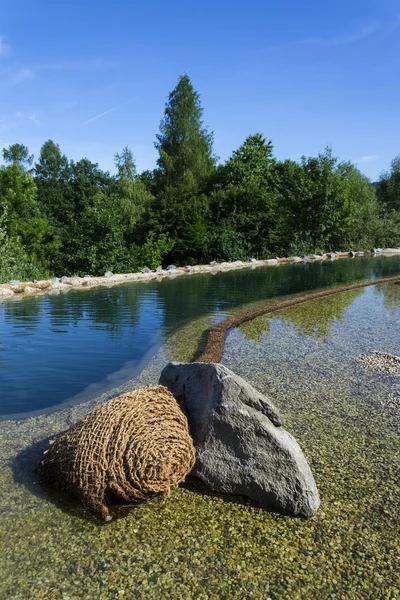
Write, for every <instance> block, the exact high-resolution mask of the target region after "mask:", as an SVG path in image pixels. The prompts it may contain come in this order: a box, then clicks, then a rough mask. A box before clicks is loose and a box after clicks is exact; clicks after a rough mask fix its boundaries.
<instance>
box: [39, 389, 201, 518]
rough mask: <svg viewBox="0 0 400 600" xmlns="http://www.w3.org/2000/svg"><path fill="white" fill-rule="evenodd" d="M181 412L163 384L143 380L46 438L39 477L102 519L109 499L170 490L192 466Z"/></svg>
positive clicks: (138, 497)
mask: <svg viewBox="0 0 400 600" xmlns="http://www.w3.org/2000/svg"><path fill="white" fill-rule="evenodd" d="M194 462H195V449H194V446H193V442H192V439H191V437H190V434H189V427H188V423H187V419H186V416H185V415H184V413H183V412H182V410H181V409H180V407H179V405H178V403H177V401H176V400H175V398H174V396H173V395H172V394H171V393H170V392H169V391H168V390H167V389H166V388H165V387H163V386H160V385H149V386H143V387H140V388H138V389H137V390H134V391H132V392H128V393H126V394H123V395H121V396H118V397H117V398H114V399H113V400H110V401H109V402H106V403H105V404H103V405H102V406H100V407H98V408H96V409H95V410H93V411H92V412H91V413H89V414H88V415H87V416H86V417H85V418H84V419H82V420H81V421H79V422H78V423H77V424H76V425H74V426H73V427H71V429H69V430H68V431H66V432H64V433H62V434H61V435H59V436H58V437H56V438H55V439H54V440H52V441H51V442H50V448H49V449H48V450H46V452H45V453H44V455H43V458H42V460H41V462H40V465H39V469H38V471H39V475H40V479H41V480H42V481H43V482H45V483H48V484H50V485H53V486H54V487H56V488H58V489H59V490H61V491H64V492H68V493H70V494H73V495H74V496H75V497H77V498H78V499H79V500H80V501H81V502H82V503H83V504H84V505H85V506H87V507H88V508H89V509H90V510H91V511H93V512H94V513H95V514H96V515H97V516H99V517H100V518H101V519H103V520H110V519H111V517H110V514H109V508H108V504H109V503H111V502H115V501H123V502H130V501H135V500H145V499H148V498H150V497H152V496H154V495H156V494H163V493H164V494H169V493H170V491H171V490H172V489H174V488H176V487H177V486H178V485H179V483H181V482H182V481H184V479H185V477H186V475H188V473H189V472H190V471H191V470H192V468H193V466H194Z"/></svg>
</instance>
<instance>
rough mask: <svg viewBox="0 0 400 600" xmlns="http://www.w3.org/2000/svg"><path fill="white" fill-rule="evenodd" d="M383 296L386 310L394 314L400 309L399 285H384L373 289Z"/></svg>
mask: <svg viewBox="0 0 400 600" xmlns="http://www.w3.org/2000/svg"><path fill="white" fill-rule="evenodd" d="M375 290H376V292H377V293H378V294H381V295H382V296H383V300H384V302H385V306H386V308H387V309H388V310H389V311H391V312H394V311H395V310H397V309H399V308H400V283H397V282H396V283H386V284H385V285H379V286H376V288H375Z"/></svg>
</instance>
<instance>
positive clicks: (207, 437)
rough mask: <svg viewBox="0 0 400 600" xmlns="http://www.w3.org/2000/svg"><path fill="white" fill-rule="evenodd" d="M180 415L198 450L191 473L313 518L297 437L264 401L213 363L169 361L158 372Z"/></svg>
mask: <svg viewBox="0 0 400 600" xmlns="http://www.w3.org/2000/svg"><path fill="white" fill-rule="evenodd" d="M160 384H162V385H165V386H166V387H167V388H168V389H169V390H170V391H171V392H172V394H173V395H174V396H175V397H176V398H177V400H178V401H179V402H180V403H181V406H182V407H183V409H184V410H185V411H186V414H187V417H188V421H189V426H190V430H191V434H192V437H193V440H194V444H195V447H196V454H197V460H196V465H195V467H194V470H193V471H192V474H193V475H196V476H197V477H199V478H200V479H202V480H203V481H204V482H205V483H206V484H207V485H208V486H209V487H211V488H212V489H213V490H215V491H217V492H223V493H227V494H239V495H243V496H248V497H249V498H252V499H253V500H255V501H256V502H258V503H259V504H260V505H262V506H264V507H270V508H275V509H277V510H281V511H284V512H288V513H291V514H293V515H303V516H306V517H311V516H312V515H314V514H315V512H316V510H317V509H318V507H319V504H320V499H319V494H318V490H317V487H316V484H315V481H314V478H313V475H312V473H311V470H310V468H309V466H308V464H307V461H306V459H305V457H304V454H303V453H302V451H301V449H300V447H299V445H298V444H297V442H296V440H295V439H294V438H293V437H292V436H291V435H290V434H289V433H288V432H287V431H285V430H284V429H281V428H279V427H278V426H279V425H281V424H282V423H283V417H282V415H281V414H280V412H279V411H278V409H277V408H276V407H275V406H274V405H273V403H272V402H270V400H268V398H266V397H265V396H263V395H262V394H261V393H260V392H258V391H257V390H255V389H254V388H253V387H252V386H251V385H250V384H248V383H247V382H246V381H245V380H244V379H242V378H241V377H239V376H237V375H235V373H233V372H232V371H230V370H229V369H228V368H226V367H224V366H223V365H220V364H215V363H186V364H185V363H170V364H168V365H167V366H166V367H165V368H164V370H163V372H162V373H161V378H160Z"/></svg>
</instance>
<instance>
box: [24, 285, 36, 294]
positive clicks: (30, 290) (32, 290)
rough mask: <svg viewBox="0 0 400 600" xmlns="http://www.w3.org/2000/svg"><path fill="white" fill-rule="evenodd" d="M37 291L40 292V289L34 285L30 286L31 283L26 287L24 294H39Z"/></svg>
mask: <svg viewBox="0 0 400 600" xmlns="http://www.w3.org/2000/svg"><path fill="white" fill-rule="evenodd" d="M37 292H38V289H37V288H34V287H29V285H27V286H26V287H25V288H24V294H37Z"/></svg>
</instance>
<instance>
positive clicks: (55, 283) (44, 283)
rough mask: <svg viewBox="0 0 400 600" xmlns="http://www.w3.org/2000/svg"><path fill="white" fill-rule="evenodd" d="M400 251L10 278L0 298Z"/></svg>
mask: <svg viewBox="0 0 400 600" xmlns="http://www.w3.org/2000/svg"><path fill="white" fill-rule="evenodd" d="M396 254H400V248H385V249H384V250H380V251H379V252H376V253H375V252H372V251H369V252H353V251H349V252H333V253H328V254H322V255H318V254H309V255H307V256H302V257H301V256H292V257H290V258H287V257H283V258H278V257H276V258H270V259H266V260H256V259H250V260H249V261H248V262H243V261H241V260H237V261H234V262H221V263H217V264H215V265H213V264H208V265H194V266H190V267H189V266H188V267H176V268H174V269H171V270H168V269H162V270H160V271H150V272H149V273H142V272H139V273H120V274H107V275H103V276H99V277H92V276H87V275H86V276H84V277H75V276H72V277H65V278H64V277H62V278H58V277H53V278H51V279H46V280H41V281H35V282H19V281H15V282H12V283H11V282H10V283H3V284H0V301H1V300H13V299H17V298H21V297H25V296H33V295H44V294H52V295H55V294H60V293H66V292H68V291H69V290H71V289H92V288H94V287H99V286H106V287H111V286H114V285H119V284H121V283H129V282H133V281H149V280H152V279H156V280H158V281H160V280H161V279H164V278H166V277H168V278H170V279H172V278H174V277H177V276H180V275H191V274H193V273H213V274H214V273H219V272H226V271H233V270H238V269H248V268H252V269H254V268H257V267H266V266H271V267H272V266H277V265H280V264H296V263H312V262H318V261H325V260H329V261H332V260H336V259H339V258H356V257H358V256H371V255H372V256H393V255H396Z"/></svg>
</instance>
